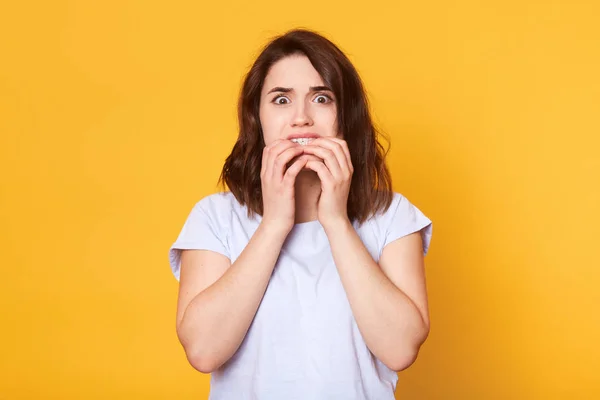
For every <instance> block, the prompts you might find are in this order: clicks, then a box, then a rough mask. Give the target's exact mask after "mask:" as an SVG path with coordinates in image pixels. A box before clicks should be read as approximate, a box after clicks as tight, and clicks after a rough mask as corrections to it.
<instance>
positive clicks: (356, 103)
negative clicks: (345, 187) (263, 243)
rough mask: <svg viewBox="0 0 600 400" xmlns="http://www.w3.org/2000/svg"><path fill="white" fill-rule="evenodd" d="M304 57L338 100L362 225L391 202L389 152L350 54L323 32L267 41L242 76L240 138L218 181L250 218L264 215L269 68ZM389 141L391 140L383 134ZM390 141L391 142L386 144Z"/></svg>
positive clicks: (353, 215)
mask: <svg viewBox="0 0 600 400" xmlns="http://www.w3.org/2000/svg"><path fill="white" fill-rule="evenodd" d="M297 54H301V55H305V56H306V57H308V59H309V60H310V62H311V63H312V65H313V67H314V68H315V69H316V70H317V72H318V73H319V74H320V75H321V78H322V79H323V81H324V83H325V84H326V85H327V86H329V87H330V88H331V89H332V91H333V93H334V95H335V98H336V99H337V126H338V129H339V130H340V132H342V133H343V136H344V140H345V141H346V143H347V144H348V149H349V150H350V157H351V160H352V165H353V167H354V174H353V176H352V182H351V186H350V193H349V195H348V209H347V211H348V217H349V219H350V220H351V221H358V222H360V223H362V222H364V221H365V220H367V219H368V218H369V217H371V216H372V215H374V214H375V213H377V212H378V211H385V210H387V209H388V207H389V206H390V204H391V202H392V197H393V192H392V180H391V176H390V173H389V170H388V168H387V166H386V164H385V156H386V155H387V152H388V151H389V148H388V149H387V150H386V149H384V147H383V146H382V144H381V143H380V142H379V141H378V136H379V135H381V134H380V133H379V132H378V131H377V130H376V129H375V126H374V125H373V121H372V120H371V115H370V113H369V104H368V100H367V96H366V94H365V91H364V88H363V84H362V81H361V79H360V77H359V75H358V72H357V71H356V69H355V68H354V66H353V65H352V63H351V62H350V60H349V59H348V58H347V57H346V55H345V54H344V53H343V52H342V51H341V50H340V49H339V48H338V47H337V46H336V45H335V44H333V43H332V42H331V41H329V40H328V39H326V38H325V37H323V36H321V35H320V34H318V33H316V32H313V31H309V30H305V29H295V30H292V31H289V32H287V33H285V34H283V35H281V36H278V37H276V38H275V39H273V40H272V41H271V42H270V43H268V44H267V45H266V46H265V47H264V48H263V50H262V51H261V53H260V55H259V56H258V58H257V59H256V61H255V62H254V64H253V65H252V67H251V68H250V71H249V72H248V74H247V75H246V77H245V78H244V83H243V85H242V89H241V93H240V97H239V101H238V123H239V136H238V139H237V141H236V143H235V145H234V146H233V150H232V151H231V154H230V155H229V156H228V157H227V159H226V161H225V165H224V166H223V170H222V172H221V176H220V178H219V183H221V184H222V185H223V187H225V185H227V187H229V190H230V191H231V192H232V193H233V195H234V196H235V198H236V199H237V201H238V202H239V203H240V204H242V205H246V206H247V208H248V216H249V217H253V215H254V213H257V214H259V215H262V214H263V202H262V186H261V180H260V170H261V166H262V154H263V149H264V147H265V142H264V138H263V132H262V128H261V124H260V118H259V105H260V97H261V91H262V87H263V83H264V81H265V78H266V76H267V74H268V72H269V70H270V68H271V67H272V66H273V64H275V63H276V62H278V61H279V60H281V59H282V58H285V57H288V56H292V55H297ZM384 138H385V139H386V140H387V137H385V136H384ZM388 142H389V141H388Z"/></svg>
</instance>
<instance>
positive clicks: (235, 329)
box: [169, 30, 432, 400]
mask: <svg viewBox="0 0 600 400" xmlns="http://www.w3.org/2000/svg"><path fill="white" fill-rule="evenodd" d="M239 125H240V132H239V138H238V140H237V142H236V143H235V145H234V147H233V150H232V152H231V154H230V155H229V157H228V158H227V160H226V162H225V165H224V167H223V171H222V174H221V182H222V183H224V184H226V185H227V187H228V188H229V191H223V192H220V193H215V194H212V195H209V196H207V197H205V198H203V199H201V200H200V201H199V202H198V203H197V204H196V205H195V206H194V208H193V209H192V211H191V213H190V215H189V216H188V219H187V220H186V222H185V224H184V226H183V229H182V231H181V233H180V234H179V237H178V239H177V241H176V242H175V243H174V244H173V246H172V247H171V249H170V252H169V258H170V264H171V268H172V271H173V273H174V275H175V277H176V278H177V279H179V296H178V305H177V335H178V337H179V340H180V341H181V344H182V345H183V348H184V349H185V354H186V356H187V359H188V360H189V362H190V363H191V365H192V366H193V367H194V368H196V369H197V370H199V371H201V372H204V373H212V375H211V394H210V399H211V400H245V399H248V400H249V399H253V400H254V399H256V400H290V399H299V400H309V399H311V400H315V399H323V400H335V399H339V400H353V399H357V400H358V399H360V400H365V399H369V400H386V399H393V398H394V390H395V387H396V382H397V379H398V377H397V373H396V372H397V371H400V370H402V369H405V368H407V367H408V366H410V365H411V364H412V363H413V362H414V360H415V358H416V357H417V353H418V351H419V348H420V346H421V344H422V343H423V342H424V341H425V339H426V337H427V335H428V332H429V316H428V306H427V293H426V285H425V277H424V261H423V259H424V256H425V254H426V253H427V250H428V247H429V243H430V240H431V233H432V225H431V221H430V220H429V219H428V218H427V217H426V216H425V215H424V214H423V213H422V212H421V211H420V210H419V209H417V208H416V207H415V206H414V205H412V204H411V203H410V202H409V201H408V200H407V199H406V198H405V197H403V196H402V195H401V194H399V193H396V192H393V191H392V189H391V179H390V175H389V172H388V169H387V167H386V165H385V160H384V151H383V148H382V146H381V145H380V143H379V142H378V140H377V133H376V130H375V129H374V127H373V123H372V121H371V117H370V115H369V109H368V105H367V99H366V96H365V93H364V90H363V87H362V83H361V80H360V78H359V76H358V73H357V72H356V70H355V68H354V67H353V65H352V64H351V63H350V61H349V60H348V58H347V57H346V56H345V55H344V54H343V53H342V52H341V51H340V50H339V49H338V48H337V47H336V46H335V45H334V44H333V43H331V42H330V41H329V40H327V39H326V38H324V37H323V36H321V35H319V34H317V33H314V32H311V31H306V30H294V31H290V32H288V33H286V34H284V35H282V36H280V37H278V38H276V39H275V40H273V41H272V42H271V43H269V44H268V45H267V46H266V47H265V48H264V50H263V51H262V53H261V54H260V55H259V57H258V58H257V60H256V61H255V63H254V65H253V66H252V68H251V69H250V71H249V73H248V75H247V76H246V78H245V81H244V84H243V88H242V92H241V96H240V101H239Z"/></svg>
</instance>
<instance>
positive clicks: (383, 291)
mask: <svg viewBox="0 0 600 400" xmlns="http://www.w3.org/2000/svg"><path fill="white" fill-rule="evenodd" d="M326 231H327V236H328V237H329V241H330V244H331V250H332V253H333V258H334V261H335V264H336V266H337V268H338V271H339V274H340V278H341V281H342V284H343V285H344V289H345V291H346V295H347V296H348V301H349V302H350V306H351V308H352V312H353V315H354V317H355V319H356V323H357V325H358V328H359V330H360V332H361V334H362V336H363V338H364V340H365V343H366V344H367V346H368V347H369V349H370V350H371V352H372V353H373V354H374V355H375V356H376V357H377V358H378V359H379V360H381V361H382V362H383V363H384V364H385V365H387V366H388V367H389V368H390V369H393V370H395V371H400V370H403V369H406V368H408V367H409V366H410V365H411V364H412V363H413V362H414V361H415V359H416V357H417V354H418V352H419V348H420V346H421V344H423V342H424V341H425V339H426V338H427V335H428V334H429V313H428V310H427V309H428V305H427V292H426V287H425V273H424V261H423V259H424V257H423V246H422V241H421V236H420V234H419V233H418V232H416V233H413V234H411V235H408V236H405V237H403V238H400V239H398V240H395V241H394V242H392V243H390V244H388V245H387V246H386V247H385V248H384V250H383V254H382V255H381V258H380V260H379V265H378V264H377V263H376V262H375V261H374V260H373V258H372V257H371V254H370V253H369V252H368V250H367V249H366V248H365V246H364V244H363V243H362V241H361V240H360V237H359V236H358V235H357V233H356V231H355V230H354V228H353V227H352V225H351V224H350V223H349V222H347V221H344V222H341V223H340V224H338V225H333V226H331V227H326Z"/></svg>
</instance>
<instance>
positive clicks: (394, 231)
mask: <svg viewBox="0 0 600 400" xmlns="http://www.w3.org/2000/svg"><path fill="white" fill-rule="evenodd" d="M260 221H261V217H260V216H256V217H255V218H253V219H249V218H248V214H247V208H246V207H245V206H243V207H242V206H240V204H239V203H238V202H237V200H236V199H235V197H234V196H233V194H231V192H222V193H215V194H212V195H209V196H206V197H205V198H203V199H202V200H200V201H199V202H198V203H197V204H196V205H195V206H194V208H193V209H192V211H191V213H190V214H189V216H188V218H187V220H186V222H185V224H184V226H183V229H182V231H181V233H180V234H179V237H178V238H177V241H176V242H175V243H174V244H173V245H172V247H171V249H170V250H169V261H170V265H171V269H172V272H173V274H174V275H175V277H176V278H177V280H179V268H180V255H181V250H183V249H203V250H211V251H214V252H217V253H220V254H223V255H225V256H226V257H228V258H229V259H230V260H231V263H234V262H235V260H236V259H237V258H238V257H239V255H240V253H241V252H242V250H243V249H244V247H245V246H246V244H247V243H248V241H249V240H250V238H251V237H252V235H253V234H254V232H255V230H256V229H257V227H258V225H259V224H260ZM354 228H355V230H356V232H357V233H358V235H359V236H360V238H361V239H362V241H363V243H364V244H365V247H366V248H367V249H368V251H369V253H370V254H371V256H372V257H373V259H374V260H375V261H379V257H380V255H381V252H382V250H383V248H384V247H385V246H386V245H387V244H388V243H390V242H392V241H393V240H395V239H398V238H401V237H403V236H406V235H408V234H410V233H413V232H417V231H420V232H421V237H422V239H423V248H424V252H425V254H427V250H428V249H429V243H430V241H431V234H432V223H431V220H429V219H428V218H427V217H426V216H425V215H424V214H423V213H422V212H421V211H420V210H419V209H418V208H416V207H415V206H414V205H412V204H411V203H410V202H409V201H408V200H407V199H406V198H405V197H403V196H402V195H400V194H399V193H394V199H393V202H392V204H391V206H390V207H389V209H388V210H387V211H386V212H385V213H383V214H379V215H377V216H376V217H373V218H371V219H370V220H368V221H366V222H365V223H363V224H362V225H358V223H355V224H354ZM397 381H398V375H397V373H396V372H395V371H393V370H390V369H389V368H388V367H386V366H385V365H384V364H383V363H382V362H381V361H379V360H378V359H377V358H375V356H373V354H372V353H371V352H370V351H369V349H368V348H367V345H366V344H365V342H364V340H363V338H362V336H361V334H360V331H359V330H358V326H357V324H356V321H355V319H354V317H353V315H352V311H351V309H350V304H349V302H348V299H347V297H346V293H345V291H344V287H343V286H342V283H341V281H340V277H339V275H338V271H337V268H336V266H335V263H334V261H333V256H332V254H331V248H330V246H329V241H328V239H327V235H326V234H325V231H324V230H323V227H322V225H321V224H320V223H319V222H318V221H310V222H306V223H301V224H296V225H295V226H294V228H293V229H292V231H291V232H290V233H289V235H288V236H287V239H286V241H285V243H284V245H283V247H282V249H281V252H280V255H279V259H278V261H277V263H276V265H275V268H274V270H273V274H272V276H271V279H270V281H269V284H268V286H267V289H266V291H265V294H264V297H263V299H262V302H261V304H260V306H259V308H258V311H257V313H256V316H255V317H254V320H253V322H252V324H251V325H250V328H249V329H248V332H247V334H246V337H245V338H244V340H243V342H242V344H241V345H240V347H239V349H238V350H237V352H236V353H235V354H234V355H233V356H232V357H231V358H230V359H229V360H228V361H227V362H226V363H225V364H224V365H223V366H222V367H221V368H220V369H219V370H217V371H214V372H213V373H212V374H211V391H210V396H209V400H388V399H389V400H392V399H394V391H395V388H396V382H397Z"/></svg>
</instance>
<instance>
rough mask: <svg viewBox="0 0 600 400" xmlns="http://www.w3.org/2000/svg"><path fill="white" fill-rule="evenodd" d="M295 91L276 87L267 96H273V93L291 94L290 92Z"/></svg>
mask: <svg viewBox="0 0 600 400" xmlns="http://www.w3.org/2000/svg"><path fill="white" fill-rule="evenodd" d="M293 91H294V89H292V88H285V87H280V86H277V87H274V88H273V89H271V90H269V92H268V93H267V94H271V93H273V92H283V93H289V92H293Z"/></svg>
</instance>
